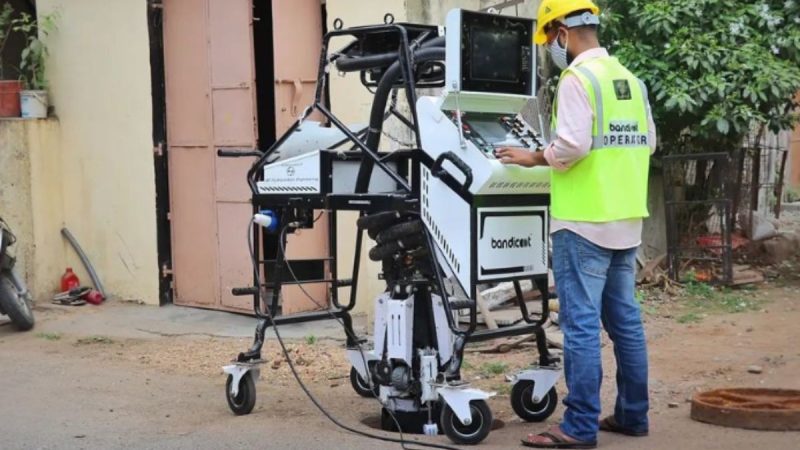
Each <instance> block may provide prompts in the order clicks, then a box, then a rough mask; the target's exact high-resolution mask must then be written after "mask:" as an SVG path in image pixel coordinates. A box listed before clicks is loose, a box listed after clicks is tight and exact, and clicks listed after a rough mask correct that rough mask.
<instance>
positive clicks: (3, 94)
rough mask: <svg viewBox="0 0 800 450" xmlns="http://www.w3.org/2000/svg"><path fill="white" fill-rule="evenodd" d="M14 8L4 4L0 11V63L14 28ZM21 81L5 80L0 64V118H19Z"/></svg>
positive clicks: (0, 63)
mask: <svg viewBox="0 0 800 450" xmlns="http://www.w3.org/2000/svg"><path fill="white" fill-rule="evenodd" d="M13 15H14V8H12V7H11V3H8V2H6V3H5V4H4V5H3V8H2V10H0V61H2V59H3V50H5V48H6V43H7V42H8V37H9V36H10V35H11V33H12V31H13V28H14V20H13V18H12V16H13ZM21 89H22V81H20V80H16V79H15V80H7V79H6V78H5V74H4V73H3V64H2V62H0V117H19V113H20V105H19V92H20V90H21Z"/></svg>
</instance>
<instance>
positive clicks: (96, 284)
mask: <svg viewBox="0 0 800 450" xmlns="http://www.w3.org/2000/svg"><path fill="white" fill-rule="evenodd" d="M61 234H62V235H63V236H64V237H65V238H67V241H69V243H70V245H72V248H73V249H75V252H76V253H78V256H79V257H80V258H81V262H82V263H83V267H85V268H86V271H87V272H89V278H91V279H92V283H93V284H94V287H95V288H96V289H97V290H98V291H100V293H101V294H103V297H105V298H108V295H107V294H106V290H105V288H103V284H102V283H100V278H99V277H98V276H97V272H95V271H94V267H93V266H92V263H91V261H89V257H88V256H86V253H84V251H83V249H82V248H81V246H80V244H78V241H77V240H76V239H75V236H73V235H72V233H70V232H69V230H68V229H67V228H66V227H64V228H62V229H61Z"/></svg>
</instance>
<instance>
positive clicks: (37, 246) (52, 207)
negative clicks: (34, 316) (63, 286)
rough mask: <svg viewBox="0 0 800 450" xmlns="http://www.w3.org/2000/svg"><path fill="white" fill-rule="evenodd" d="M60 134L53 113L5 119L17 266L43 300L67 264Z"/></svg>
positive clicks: (1, 210) (3, 191)
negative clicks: (42, 118)
mask: <svg viewBox="0 0 800 450" xmlns="http://www.w3.org/2000/svg"><path fill="white" fill-rule="evenodd" d="M59 135H60V130H59V124H58V121H57V120H56V119H53V118H51V119H46V120H0V142H2V151H0V180H2V185H1V186H2V188H0V214H2V217H3V219H4V220H5V221H6V223H8V225H9V226H10V227H11V230H12V231H13V232H14V234H15V235H16V237H17V243H16V244H15V249H14V251H15V253H16V256H17V264H16V266H15V269H16V270H17V273H18V274H20V275H21V276H22V277H23V278H24V279H25V280H26V281H27V284H28V288H29V289H30V290H31V292H32V294H33V297H34V299H35V300H37V301H48V299H49V298H50V297H51V296H52V294H53V292H54V291H55V290H56V289H58V283H59V277H60V276H61V274H62V272H63V271H64V267H65V266H66V264H67V262H66V257H65V255H66V250H67V247H66V243H65V242H64V241H63V239H62V238H61V234H60V230H61V226H62V223H63V221H64V209H63V201H62V196H61V190H62V185H63V178H62V174H61V170H60V167H61V148H60V143H59Z"/></svg>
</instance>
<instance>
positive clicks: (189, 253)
mask: <svg viewBox="0 0 800 450" xmlns="http://www.w3.org/2000/svg"><path fill="white" fill-rule="evenodd" d="M251 26H252V4H251V0H165V1H164V60H165V78H166V80H165V82H166V107H167V139H168V147H169V148H168V154H169V180H170V223H171V227H172V255H173V260H172V264H173V267H172V270H173V281H174V301H175V303H176V304H179V305H188V306H201V307H208V308H214V309H229V310H241V311H247V310H250V309H251V308H252V306H251V302H250V300H249V299H248V298H236V297H232V296H231V295H230V289H231V288H232V287H234V286H247V285H249V284H251V283H252V276H251V274H252V269H251V263H250V259H249V256H248V251H247V246H246V245H247V244H246V236H247V235H246V232H247V228H246V227H247V223H248V220H249V218H250V214H251V207H250V204H249V199H250V192H249V189H248V187H247V184H246V181H245V173H246V171H247V168H248V167H249V166H250V164H251V163H252V160H250V159H245V158H239V159H225V158H219V157H218V156H217V154H216V149H217V148H224V147H250V148H252V147H254V146H255V142H256V137H257V136H256V127H255V123H256V122H255V120H256V117H255V107H254V105H255V96H254V86H255V82H254V68H253V67H254V65H253V42H252V30H251Z"/></svg>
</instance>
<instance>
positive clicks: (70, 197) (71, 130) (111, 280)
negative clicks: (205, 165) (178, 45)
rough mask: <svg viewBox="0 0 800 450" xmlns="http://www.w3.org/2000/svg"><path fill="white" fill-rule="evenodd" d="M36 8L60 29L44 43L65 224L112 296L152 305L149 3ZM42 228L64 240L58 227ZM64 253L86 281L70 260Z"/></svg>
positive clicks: (77, 1) (64, 1) (44, 2)
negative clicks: (56, 125) (53, 18)
mask: <svg viewBox="0 0 800 450" xmlns="http://www.w3.org/2000/svg"><path fill="white" fill-rule="evenodd" d="M36 3H37V8H38V12H39V14H44V13H49V12H52V11H58V13H59V15H60V17H59V19H58V22H57V24H58V30H57V31H55V32H54V33H53V34H51V36H50V37H49V38H48V39H47V43H48V45H49V49H50V58H49V60H48V66H47V77H48V79H49V81H50V95H51V102H52V103H53V105H54V106H55V113H56V115H57V116H58V118H59V121H60V132H59V136H58V142H59V143H60V149H61V160H60V167H57V168H55V170H57V171H59V172H60V173H61V175H62V177H63V183H62V184H61V186H60V195H61V196H62V198H63V211H64V219H63V222H64V224H65V225H66V226H67V227H68V228H69V229H70V230H71V231H72V233H73V234H74V235H75V237H76V238H77V239H78V241H79V242H80V244H81V245H82V246H83V249H84V250H85V251H86V253H87V254H88V255H89V258H90V259H91V261H92V263H93V264H94V266H95V269H96V270H97V272H98V274H99V276H100V278H101V280H102V282H103V284H104V285H105V287H106V289H107V290H108V292H109V293H111V294H113V295H115V296H117V297H119V298H122V299H126V300H139V301H144V302H146V303H154V304H157V303H158V276H159V275H158V268H157V266H158V262H157V261H158V260H157V250H156V216H155V211H156V209H155V183H154V179H155V178H154V177H155V175H154V169H153V150H152V149H153V143H152V105H151V92H150V56H149V37H148V29H147V9H146V8H147V2H145V1H144V0H115V1H108V0H38V1H37V2H36ZM44 162H45V160H44V159H43V160H42V163H44ZM45 169H46V168H44V167H43V170H44V171H45V172H47V170H45ZM32 181H33V180H32ZM34 185H36V183H34ZM42 186H43V185H42ZM39 187H41V186H39ZM43 231H44V232H45V233H46V234H47V236H48V237H49V238H52V237H53V236H58V237H57V238H55V239H57V240H60V239H61V237H60V236H59V235H58V230H55V231H54V230H52V229H51V230H43ZM53 233H55V234H53ZM66 253H67V263H68V264H70V265H72V266H73V267H74V268H75V269H76V271H77V272H78V275H79V276H80V277H81V280H82V281H84V283H85V284H88V283H89V278H88V275H87V274H86V273H85V272H84V271H83V268H82V266H81V264H80V262H79V260H78V259H77V256H76V254H75V253H74V252H73V251H72V250H69V251H67V252H66ZM61 271H63V268H60V270H59V272H58V273H57V274H56V276H58V275H59V274H60V273H61Z"/></svg>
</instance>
